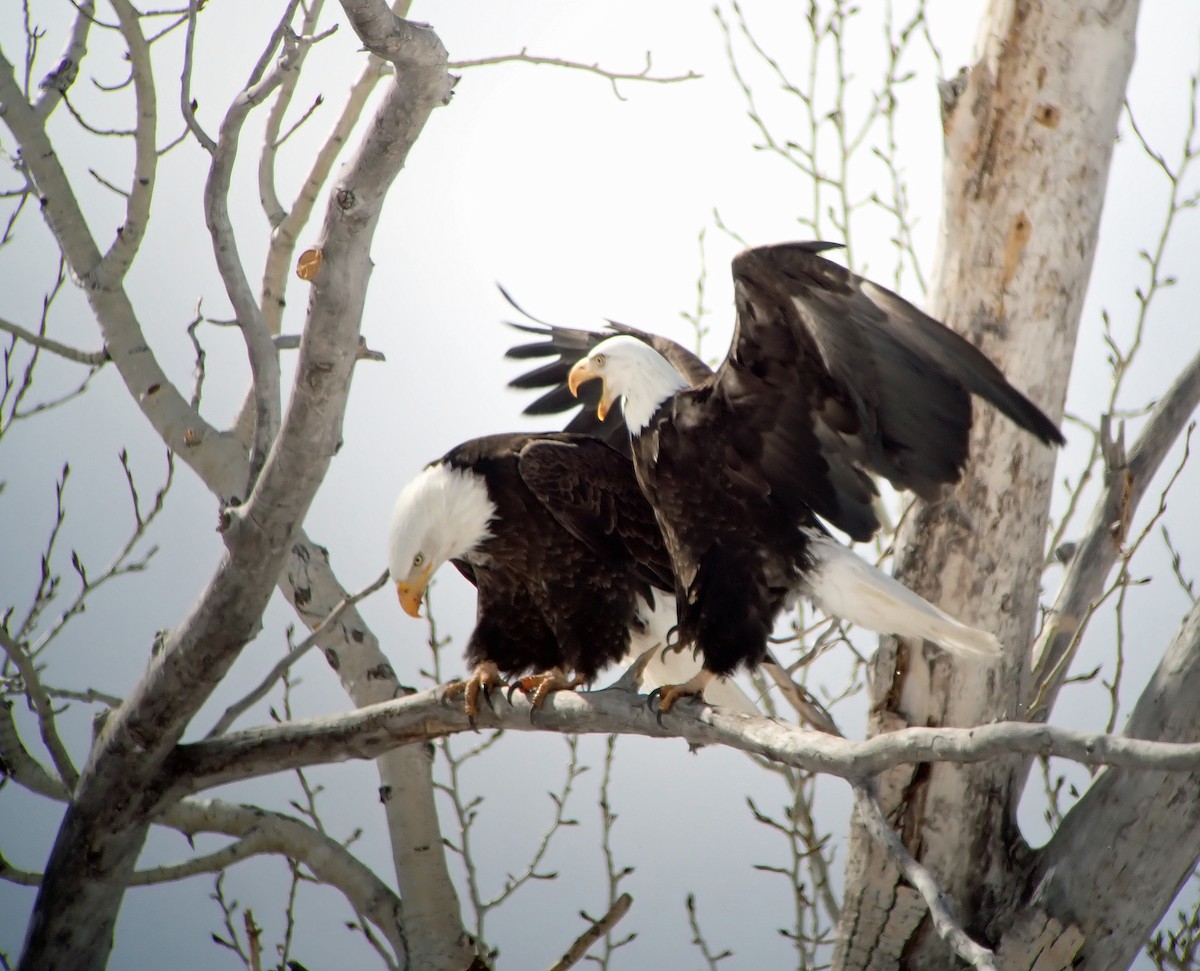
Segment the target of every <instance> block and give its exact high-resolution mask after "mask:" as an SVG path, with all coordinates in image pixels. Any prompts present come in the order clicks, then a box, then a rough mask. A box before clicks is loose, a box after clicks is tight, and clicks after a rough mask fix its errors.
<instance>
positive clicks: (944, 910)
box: [854, 784, 997, 971]
mask: <svg viewBox="0 0 1200 971" xmlns="http://www.w3.org/2000/svg"><path fill="white" fill-rule="evenodd" d="M854 802H855V805H856V806H857V807H858V812H859V818H860V820H861V821H862V824H863V826H864V828H865V829H866V830H867V832H868V833H870V834H871V836H872V837H873V838H874V839H875V840H876V842H878V843H879V845H880V846H882V847H883V849H884V850H885V851H886V852H887V855H888V856H889V857H890V858H891V860H892V862H893V863H895V864H896V866H897V868H898V869H899V870H900V872H901V873H902V874H904V879H906V880H907V881H908V882H909V883H910V884H912V886H913V887H915V888H916V890H917V892H918V893H920V895H921V897H922V898H923V899H924V900H925V905H926V906H927V907H928V908H929V917H930V919H931V920H932V921H933V926H934V929H935V930H936V931H937V934H938V937H940V938H941V939H942V940H943V941H946V942H947V943H948V944H949V945H950V946H951V947H952V948H954V953H955V954H957V955H958V956H959V957H960V958H962V959H963V960H964V961H966V962H967V963H968V964H969V965H971V967H973V968H976V969H978V971H997V968H996V964H995V960H994V959H995V955H994V954H993V953H992V952H991V951H989V950H988V949H987V948H986V947H982V946H981V945H979V944H976V943H975V942H974V941H973V940H971V938H970V937H968V936H967V932H966V931H964V930H963V929H962V926H961V925H960V924H959V923H958V919H957V918H956V917H955V916H954V912H953V911H952V910H951V909H950V902H949V901H948V900H947V899H946V896H945V894H943V893H942V889H941V887H939V886H938V884H937V881H936V880H935V879H934V878H933V874H932V873H930V872H929V871H928V870H927V869H926V868H925V867H924V866H922V865H921V864H920V863H919V862H918V861H917V860H916V859H915V858H914V857H913V855H912V854H911V853H909V852H908V848H907V847H905V845H904V842H903V841H902V840H901V839H900V837H899V836H897V835H896V832H895V830H893V829H892V827H891V825H890V824H889V823H888V821H887V818H886V817H885V815H884V812H883V807H882V806H880V805H879V799H878V797H877V796H876V795H875V792H874V788H873V785H871V784H859V785H855V786H854Z"/></svg>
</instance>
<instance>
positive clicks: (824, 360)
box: [711, 243, 1063, 539]
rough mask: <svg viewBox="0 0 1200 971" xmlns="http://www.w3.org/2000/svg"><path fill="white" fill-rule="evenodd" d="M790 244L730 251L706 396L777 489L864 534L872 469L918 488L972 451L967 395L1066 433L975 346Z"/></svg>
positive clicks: (941, 477)
mask: <svg viewBox="0 0 1200 971" xmlns="http://www.w3.org/2000/svg"><path fill="white" fill-rule="evenodd" d="M832 245H834V244H830V243H785V244H780V245H776V246H764V247H759V248H756V249H751V250H747V251H746V252H744V253H742V254H740V255H739V256H738V257H736V258H735V259H734V262H733V278H734V287H735V294H736V303H737V324H736V327H735V331H734V336H733V342H732V345H731V347H730V352H729V355H728V357H727V358H726V360H725V362H724V363H723V364H722V365H721V367H720V369H719V370H718V372H717V374H716V375H715V376H714V378H713V379H712V384H711V389H712V392H713V394H712V398H713V399H714V400H719V401H720V402H722V405H723V406H727V407H728V408H729V409H730V411H731V412H732V413H733V417H734V419H735V420H736V421H738V422H739V425H740V426H741V429H740V434H739V436H738V440H739V448H740V449H742V450H743V451H744V452H745V453H746V454H745V455H744V456H743V457H744V458H746V459H750V460H753V461H754V462H755V463H756V464H757V466H758V468H759V470H760V471H761V474H762V475H763V477H764V479H765V480H766V482H767V483H768V484H769V487H770V489H771V492H772V495H773V496H774V497H775V498H776V499H777V500H778V501H781V502H783V503H784V504H785V505H792V504H796V505H799V504H804V505H807V506H808V507H809V508H811V509H812V510H814V511H815V512H817V513H818V514H819V515H821V516H822V517H824V518H825V519H827V520H828V521H829V522H831V523H833V524H834V525H836V526H838V527H839V528H840V529H842V530H844V531H846V532H847V533H849V534H850V535H851V536H853V537H854V538H855V539H866V538H869V537H870V535H871V534H872V533H873V532H874V530H875V529H876V528H878V521H877V520H876V517H875V513H874V511H873V510H872V508H871V497H872V495H873V493H874V488H873V486H872V484H871V481H870V479H869V477H868V476H867V474H866V473H867V471H870V472H875V473H878V474H880V475H883V476H885V477H886V478H887V479H889V480H890V481H891V482H892V483H893V484H894V485H896V486H897V487H899V488H906V489H912V490H913V491H915V492H916V493H917V494H919V495H921V496H922V497H925V498H932V497H934V496H935V495H936V494H937V490H938V487H939V486H940V485H941V484H942V483H946V482H952V481H954V480H956V479H957V478H958V476H959V474H960V473H961V471H962V466H963V463H964V462H965V461H966V457H967V440H968V433H969V431H970V427H971V394H977V395H979V396H980V397H982V398H984V399H985V400H987V401H989V402H991V403H992V404H993V405H995V406H996V407H997V408H998V409H999V410H1000V411H1002V412H1003V413H1004V414H1005V415H1007V416H1008V417H1009V418H1011V419H1012V420H1013V421H1014V422H1016V423H1017V424H1018V425H1020V426H1021V427H1023V428H1025V429H1027V430H1029V431H1030V432H1032V433H1033V434H1034V435H1036V436H1037V437H1038V438H1040V439H1041V440H1042V441H1044V442H1047V443H1055V444H1061V443H1062V441H1063V438H1062V435H1061V434H1060V433H1059V431H1058V429H1057V427H1056V426H1055V425H1054V424H1053V422H1051V421H1050V419H1049V418H1047V417H1046V416H1045V414H1043V413H1042V411H1041V410H1040V409H1039V408H1038V407H1037V406H1036V405H1035V404H1033V402H1031V401H1030V400H1029V399H1028V398H1026V397H1025V396H1024V395H1023V394H1021V392H1019V391H1018V390H1017V389H1016V388H1014V387H1013V386H1012V385H1011V384H1009V383H1008V381H1007V380H1006V379H1005V378H1004V375H1003V374H1002V373H1001V372H1000V370H999V369H998V368H997V367H996V366H995V365H994V364H992V362H991V361H989V360H988V359H987V358H986V357H985V356H984V355H983V354H982V353H981V352H980V351H979V350H978V349H977V348H976V347H975V346H974V345H972V344H971V343H970V342H968V341H967V340H965V339H964V338H962V337H960V336H959V335H958V334H956V333H955V332H954V331H952V330H950V329H949V328H947V327H945V326H944V325H942V324H940V323H938V322H937V321H936V320H934V319H933V318H931V317H929V316H927V315H926V314H924V313H922V312H921V311H920V310H918V309H917V308H916V307H914V306H913V305H912V304H910V303H908V302H907V301H905V300H903V299H902V298H901V297H899V296H897V295H896V294H894V293H892V292H891V291H890V290H887V289H885V288H883V287H880V286H878V285H876V284H873V283H871V282H870V281H869V280H864V279H863V278H862V277H859V276H857V275H856V274H854V273H851V272H850V271H849V270H847V269H845V268H844V267H842V266H839V265H837V264H836V263H832V262H830V261H828V260H825V259H823V258H822V257H820V256H819V255H817V254H818V253H819V252H820V251H822V250H824V249H828V248H830V247H831V246H832Z"/></svg>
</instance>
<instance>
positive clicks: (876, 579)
mask: <svg viewBox="0 0 1200 971" xmlns="http://www.w3.org/2000/svg"><path fill="white" fill-rule="evenodd" d="M832 245H834V244H829V243H819V242H818V243H788V244H781V245H776V246H765V247H759V248H756V249H751V250H747V251H746V252H744V253H742V254H740V255H739V256H738V257H737V258H736V259H735V260H734V262H733V278H734V287H735V296H736V308H737V323H736V327H735V330H734V335H733V341H732V344H731V347H730V349H729V353H728V355H727V356H726V358H725V360H724V361H723V362H722V363H721V365H720V367H719V368H718V369H717V370H716V372H710V373H708V374H707V375H697V374H695V373H692V372H689V371H688V370H687V369H685V368H681V367H680V366H679V364H678V363H676V362H675V361H673V360H672V359H671V357H670V356H669V355H665V354H664V353H662V351H661V345H659V346H658V347H656V346H655V344H654V342H652V341H647V340H646V339H645V336H644V335H641V334H640V333H634V332H630V331H629V329H623V332H621V333H619V334H618V336H615V337H605V335H592V336H590V337H584V338H581V337H579V336H578V335H579V333H580V332H571V331H565V330H563V329H557V330H555V329H552V330H551V331H550V336H551V341H550V342H549V345H546V344H542V345H533V347H541V348H542V351H541V352H540V353H558V352H559V348H558V347H557V346H555V343H556V341H557V342H558V343H559V344H562V343H563V341H564V340H565V335H570V334H573V335H575V336H574V337H573V338H572V339H573V340H575V341H576V342H579V341H582V342H583V343H584V344H585V345H587V346H588V347H589V350H588V353H587V354H586V356H585V357H583V358H582V359H581V360H579V361H578V362H577V363H575V364H574V365H573V366H571V367H570V369H569V373H568V375H567V384H568V390H569V392H575V391H580V390H581V389H584V388H587V387H588V385H587V384H586V382H588V381H590V380H591V379H594V378H598V379H600V387H599V389H598V390H599V395H598V398H597V402H596V404H597V417H598V418H599V419H601V420H604V419H607V418H608V417H609V414H610V410H611V409H612V407H613V405H614V404H615V403H616V402H618V401H620V402H621V403H622V404H623V423H624V424H625V425H626V426H627V428H628V432H629V434H630V436H631V446H632V455H633V462H634V466H635V469H636V472H637V478H638V481H639V483H640V485H641V487H642V490H643V492H644V493H645V495H646V498H647V499H649V501H650V504H651V505H652V506H653V508H654V512H655V514H656V516H657V519H658V523H659V525H660V526H661V527H662V531H663V535H664V538H665V540H666V545H667V549H668V551H669V552H670V556H671V562H672V565H673V568H674V572H675V575H676V582H677V588H676V590H677V597H678V599H679V603H680V611H679V640H680V642H681V643H682V644H684V645H691V646H694V647H695V648H697V649H698V650H699V651H700V652H701V654H702V656H703V659H704V668H703V670H702V671H701V672H700V673H699V674H698V675H697V676H696V677H695V678H693V679H691V680H690V681H689V682H687V683H686V684H682V685H673V686H670V687H669V688H667V689H665V690H664V691H663V692H662V695H661V698H660V702H661V707H662V708H663V709H667V708H669V707H670V706H671V704H672V703H673V702H674V700H675V699H676V698H678V697H680V696H683V695H690V694H696V693H697V692H699V691H700V690H702V688H703V686H704V685H705V684H706V683H707V682H708V681H709V680H710V679H711V678H712V677H713V676H714V675H727V674H730V673H731V672H733V671H735V670H736V669H737V668H738V667H739V666H741V665H746V666H752V665H755V664H757V663H759V662H760V661H761V659H762V657H763V655H764V650H765V646H766V641H767V637H768V635H769V634H770V632H771V629H772V627H773V625H774V622H775V619H776V617H777V615H778V614H779V613H780V612H781V611H782V610H783V609H784V608H785V606H787V605H788V604H789V603H790V602H791V601H792V600H793V599H794V597H795V596H796V595H798V594H803V595H805V596H807V597H808V598H810V599H811V600H813V601H815V602H816V603H817V604H818V605H819V606H821V607H822V608H824V609H825V610H826V611H828V612H829V613H831V614H834V615H836V616H839V617H842V618H843V619H845V620H848V621H851V622H853V623H855V624H858V625H860V626H863V627H866V628H868V629H871V630H875V631H878V632H881V633H892V634H898V635H901V636H906V637H919V638H924V639H928V640H931V641H935V642H937V643H938V644H941V645H942V646H943V647H945V648H948V649H950V650H952V651H956V652H959V653H963V654H989V653H994V652H995V651H996V650H997V648H998V645H997V643H996V640H995V638H994V637H993V636H992V635H991V634H988V633H985V632H983V631H979V630H975V629H973V628H970V627H967V626H965V625H963V624H961V623H959V622H958V621H956V620H954V619H953V618H951V617H949V616H948V615H946V614H945V613H943V612H942V611H941V610H938V609H937V608H936V607H934V606H933V605H931V604H929V603H927V602H926V601H925V600H923V599H922V598H921V597H919V596H917V595H916V594H915V593H913V592H912V591H910V590H908V589H907V588H905V587H904V586H902V585H901V584H899V583H898V582H897V581H895V580H894V579H892V578H891V577H889V576H887V575H886V574H884V573H882V572H880V571H879V570H877V569H875V568H874V567H873V566H871V565H870V564H868V563H866V562H865V561H863V560H861V559H860V558H858V557H857V556H855V555H854V554H853V553H852V552H850V550H848V549H847V548H845V547H844V546H842V545H841V544H840V543H838V542H837V541H835V540H834V539H833V538H832V537H831V536H830V535H829V534H828V532H827V531H826V529H825V526H824V524H823V522H822V520H824V521H825V522H828V523H830V524H832V525H833V526H836V527H837V528H838V529H840V530H842V531H844V532H846V533H847V534H849V535H850V536H851V537H852V538H853V539H855V540H866V539H869V538H870V537H871V536H872V535H873V534H874V533H875V531H876V530H877V529H878V528H879V521H878V519H877V517H876V512H875V508H874V503H873V500H874V498H875V496H876V489H875V486H874V483H873V481H872V479H871V478H870V476H869V475H868V472H874V473H877V474H880V475H883V476H885V477H886V478H887V479H889V480H890V481H891V482H892V483H893V484H894V485H896V486H897V487H898V488H905V489H912V490H913V491H915V492H916V493H917V494H918V495H920V496H921V497H922V498H925V499H927V500H932V499H935V498H936V497H937V495H938V493H939V490H940V487H941V486H942V485H943V484H944V483H949V482H953V481H955V480H957V479H958V477H959V476H960V474H961V472H962V468H963V464H964V463H965V461H966V457H967V442H968V432H969V430H970V426H971V417H972V415H971V395H972V394H975V395H978V396H980V397H981V398H984V399H985V400H987V401H989V402H991V403H992V404H993V405H995V406H996V407H997V408H999V409H1000V411H1002V412H1003V413H1004V414H1005V415H1007V416H1008V417H1009V418H1010V419H1012V420H1013V421H1015V422H1016V423H1017V424H1018V425H1020V426H1021V427H1023V428H1025V429H1027V430H1029V431H1031V432H1032V433H1033V434H1034V435H1036V436H1037V437H1038V438H1039V439H1041V440H1042V441H1043V442H1046V443H1053V444H1061V443H1062V441H1063V439H1062V436H1061V434H1060V433H1059V431H1058V429H1057V428H1056V427H1055V425H1054V424H1053V423H1052V422H1051V421H1050V420H1049V419H1048V418H1047V417H1046V416H1045V415H1044V414H1043V413H1042V412H1041V411H1040V410H1039V409H1038V408H1037V406H1036V405H1034V404H1033V403H1032V402H1031V401H1030V400H1029V399H1028V398H1026V397H1025V396H1024V395H1023V394H1021V393H1020V392H1019V391H1017V390H1016V389H1015V388H1013V387H1012V386H1011V385H1010V384H1009V383H1008V382H1007V381H1006V380H1005V378H1004V376H1003V374H1001V372H1000V371H999V370H998V369H997V368H996V367H995V365H993V364H992V363H991V362H990V361H989V360H988V359H987V358H986V357H985V356H984V355H983V354H982V353H981V352H980V351H979V350H978V349H977V348H975V347H974V346H973V345H972V344H970V343H969V342H967V341H966V340H964V339H963V338H962V337H960V336H959V335H957V334H955V333H954V332H953V331H951V330H949V329H948V328H946V327H945V326H943V325H942V324H940V323H938V322H937V321H935V320H933V319H932V318H930V317H928V316H926V315H925V314H924V313H922V312H921V311H920V310H918V309H917V308H916V307H914V306H912V305H911V304H909V303H908V302H907V301H905V300H903V299H902V298H900V297H899V296H897V295H896V294H894V293H892V292H891V291H889V290H886V289H884V288H883V287H880V286H878V285H876V284H873V283H871V282H870V281H868V280H865V279H863V278H862V277H859V276H857V275H855V274H853V273H851V272H850V271H848V270H846V269H845V268H844V267H841V266H839V265H837V264H835V263H832V262H830V261H828V260H826V259H824V258H822V257H821V256H819V255H817V254H818V253H820V252H821V251H822V250H825V249H828V248H830V247H831V246H832ZM660 340H661V339H660ZM564 349H565V348H564ZM516 354H517V355H518V356H526V357H528V356H534V354H535V352H534V351H533V350H532V348H531V347H529V346H527V347H524V348H518V349H516ZM561 375H562V361H561V359H560V361H558V362H553V363H551V364H550V365H547V366H546V368H544V369H543V370H542V374H541V376H540V377H537V378H528V379H526V381H525V384H526V386H538V385H539V384H542V385H544V384H546V383H549V381H550V380H551V379H554V378H558V379H559V380H561ZM554 395H557V397H556V398H555V397H552V396H554ZM561 401H562V392H561V390H560V389H555V390H554V391H552V392H551V394H550V395H548V396H546V397H545V398H543V399H541V401H540V403H539V404H535V406H534V407H542V408H548V407H558V405H559V404H560V403H561ZM577 427H581V428H582V429H584V430H587V420H586V419H581V420H580V423H579V425H578V426H577Z"/></svg>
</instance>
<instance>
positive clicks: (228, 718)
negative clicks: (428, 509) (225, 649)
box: [204, 570, 388, 738]
mask: <svg viewBox="0 0 1200 971" xmlns="http://www.w3.org/2000/svg"><path fill="white" fill-rule="evenodd" d="M387 579H388V571H387V570H384V571H383V573H381V574H380V575H379V577H378V578H377V579H376V580H375V581H374V582H373V583H372V584H371V585H370V586H367V587H364V588H363V589H362V590H360V591H358V593H356V594H353V595H351V596H348V597H344V598H343V599H342V600H341V601H340V602H339V603H338V605H337V606H336V607H334V608H333V610H331V611H330V612H329V613H328V614H327V615H326V617H325V619H324V620H322V621H321V622H320V623H319V624H318V625H317V626H316V627H314V628H313V630H312V633H311V634H309V635H308V637H306V638H304V640H302V641H301V642H300V643H299V644H297V645H296V646H295V647H293V648H292V649H291V650H290V651H288V652H287V654H285V655H284V656H283V657H282V658H280V660H279V662H278V663H277V664H276V665H275V666H274V667H273V668H271V670H270V671H268V672H267V674H266V676H265V677H264V678H263V679H262V681H260V682H259V683H258V686H257V687H256V688H254V689H253V690H252V691H250V692H249V693H248V694H246V695H245V696H243V697H242V698H241V699H240V700H238V701H235V702H234V703H233V704H232V705H230V706H229V707H228V708H226V709H225V713H224V714H223V715H222V716H221V717H220V718H219V719H217V723H216V724H215V725H213V727H212V728H210V729H209V730H208V733H207V734H206V735H205V736H204V737H205V738H215V737H216V736H218V735H223V734H224V733H225V732H227V731H228V730H229V726H230V725H232V724H233V723H234V722H235V721H237V719H238V718H239V717H240V716H241V715H242V713H243V712H245V711H246V710H247V709H248V708H249V707H250V706H251V705H253V704H255V703H256V702H258V701H261V700H262V699H263V698H265V697H266V696H267V694H268V693H269V692H270V690H271V688H272V687H274V685H275V684H276V683H277V682H278V681H280V680H282V679H283V677H284V676H285V675H286V674H287V673H288V671H289V669H290V668H291V667H292V665H293V664H295V663H296V662H297V661H299V660H300V658H302V657H303V656H304V655H305V654H307V653H308V652H309V651H310V650H311V649H312V648H313V646H314V645H316V644H317V643H318V642H319V641H320V640H321V637H322V636H323V635H324V634H325V632H326V631H328V630H329V628H330V627H332V626H333V625H334V624H336V623H337V622H338V621H339V620H340V619H341V616H342V614H344V613H345V612H346V611H347V610H349V609H350V608H351V607H353V606H354V605H355V604H356V603H358V602H359V601H360V600H362V599H363V598H364V597H369V596H370V595H371V594H373V593H374V592H375V591H376V590H378V589H379V588H380V587H382V586H383V585H384V584H385V583H387Z"/></svg>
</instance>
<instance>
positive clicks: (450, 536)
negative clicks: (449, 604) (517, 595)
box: [388, 462, 496, 617]
mask: <svg viewBox="0 0 1200 971" xmlns="http://www.w3.org/2000/svg"><path fill="white" fill-rule="evenodd" d="M495 515H496V504H495V503H493V502H492V500H491V498H490V497H489V496H488V491H487V485H486V484H485V483H484V481H483V479H482V478H481V477H479V476H478V475H476V474H475V473H473V472H468V471H464V470H461V469H453V468H450V467H449V466H447V465H443V464H442V463H440V462H439V463H438V464H437V465H431V466H429V468H427V469H425V470H424V471H422V472H421V474H420V475H418V476H417V477H416V478H415V479H413V480H412V482H410V483H409V484H408V485H407V486H405V487H404V490H403V491H402V492H401V493H400V496H399V498H397V499H396V507H395V509H394V510H393V511H392V526H391V531H390V533H389V535H388V572H389V573H390V574H391V578H392V581H393V582H394V583H395V584H396V592H397V594H399V596H400V605H401V606H402V607H403V608H404V610H405V612H406V613H407V614H409V615H410V616H412V617H418V616H420V610H421V598H422V597H423V596H424V595H425V587H426V586H428V585H429V578H430V577H431V576H433V574H434V573H435V572H436V571H437V569H438V567H440V566H441V565H442V564H443V563H445V562H446V561H447V560H449V559H453V558H455V557H460V556H466V555H467V554H468V553H470V552H471V551H472V550H473V549H475V547H477V546H478V545H479V544H480V543H482V542H483V541H484V540H485V539H487V538H488V537H489V536H491V535H492V533H491V530H489V529H488V524H489V523H490V522H491V521H492V519H493V518H494V517H495Z"/></svg>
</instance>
